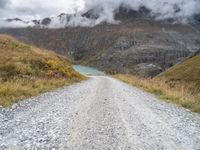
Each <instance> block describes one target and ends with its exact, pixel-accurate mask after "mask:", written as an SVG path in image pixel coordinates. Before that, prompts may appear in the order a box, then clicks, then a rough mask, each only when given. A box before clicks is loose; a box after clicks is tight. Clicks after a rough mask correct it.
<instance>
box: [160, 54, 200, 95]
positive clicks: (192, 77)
mask: <svg viewBox="0 0 200 150" xmlns="http://www.w3.org/2000/svg"><path fill="white" fill-rule="evenodd" d="M158 78H165V80H166V81H167V82H177V83H183V82H184V83H186V84H189V85H190V86H191V87H190V88H191V90H192V91H193V93H194V92H195V93H200V54H197V55H196V56H194V57H192V58H190V59H188V60H186V61H184V62H183V63H180V64H178V65H175V66H174V67H172V68H170V69H169V70H167V71H165V72H164V73H162V74H160V75H159V76H158Z"/></svg>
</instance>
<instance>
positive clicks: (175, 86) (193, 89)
mask: <svg viewBox="0 0 200 150" xmlns="http://www.w3.org/2000/svg"><path fill="white" fill-rule="evenodd" d="M116 78H118V79H120V80H122V81H125V82H127V83H130V84H132V85H134V86H137V87H142V88H143V89H145V90H147V91H148V92H151V93H154V94H156V95H158V96H160V97H161V98H163V99H168V100H170V101H172V102H174V103H176V104H179V105H181V106H183V107H186V108H188V109H190V110H192V111H195V112H200V54H199V53H196V55H195V56H194V57H192V58H188V59H187V60H186V61H184V62H182V63H180V64H177V65H175V66H173V67H171V68H170V69H168V70H167V71H165V72H163V73H162V74H160V75H159V76H157V77H155V78H143V77H139V76H133V75H116Z"/></svg>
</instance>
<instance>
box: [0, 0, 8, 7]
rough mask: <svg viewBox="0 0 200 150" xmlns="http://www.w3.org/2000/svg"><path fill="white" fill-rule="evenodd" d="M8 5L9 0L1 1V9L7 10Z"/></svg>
mask: <svg viewBox="0 0 200 150" xmlns="http://www.w3.org/2000/svg"><path fill="white" fill-rule="evenodd" d="M8 3H10V1H9V0H0V8H5V6H6V5H7V4H8Z"/></svg>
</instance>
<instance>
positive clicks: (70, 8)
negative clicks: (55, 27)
mask: <svg viewBox="0 0 200 150" xmlns="http://www.w3.org/2000/svg"><path fill="white" fill-rule="evenodd" d="M83 6H84V0H0V17H1V19H2V18H15V17H18V18H22V19H32V18H33V19H37V18H43V17H49V16H55V15H59V14H60V13H62V12H66V13H74V12H75V11H80V10H81V9H83Z"/></svg>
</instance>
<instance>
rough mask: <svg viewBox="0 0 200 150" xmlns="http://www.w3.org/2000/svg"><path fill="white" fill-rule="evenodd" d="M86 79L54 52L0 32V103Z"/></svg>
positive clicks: (5, 105)
mask: <svg viewBox="0 0 200 150" xmlns="http://www.w3.org/2000/svg"><path fill="white" fill-rule="evenodd" d="M84 79H86V78H85V77H83V76H82V75H80V74H78V73H77V72H75V71H74V70H73V69H72V67H71V64H70V61H69V60H68V59H67V58H65V57H63V56H61V55H58V54H56V53H54V52H51V51H47V50H44V49H39V48H36V47H32V46H30V45H27V44H24V43H21V42H19V41H17V40H16V39H14V38H12V37H10V36H7V35H0V105H2V106H3V107H8V106H11V105H12V104H13V103H15V102H17V101H19V100H21V99H25V98H29V97H32V96H36V95H38V94H41V93H43V92H47V91H50V90H53V89H55V88H58V87H62V86H65V85H70V84H72V83H74V82H78V81H81V80H84Z"/></svg>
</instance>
